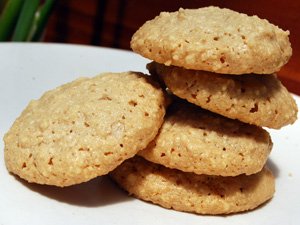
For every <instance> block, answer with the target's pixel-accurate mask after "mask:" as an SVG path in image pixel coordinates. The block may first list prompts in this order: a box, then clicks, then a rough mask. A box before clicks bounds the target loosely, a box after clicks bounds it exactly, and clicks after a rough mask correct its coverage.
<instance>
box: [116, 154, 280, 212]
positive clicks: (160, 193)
mask: <svg viewBox="0 0 300 225" xmlns="http://www.w3.org/2000/svg"><path fill="white" fill-rule="evenodd" d="M111 176H112V178H113V179H114V180H115V181H116V182H117V183H118V184H119V185H120V186H121V187H122V188H124V189H125V190H126V191H128V192H129V193H130V194H132V195H134V196H136V197H137V198H140V199H142V200H145V201H150V202H153V203H155V204H158V205H161V206H163V207H165V208H172V209H175V210H178V211H186V212H194V213H198V214H229V213H235V212H241V211H246V210H251V209H254V208H256V207H257V206H259V205H261V204H262V203H264V202H266V201H267V200H269V199H270V198H272V196H273V194H274V191H275V181H274V177H273V175H272V173H271V172H270V171H269V170H268V169H266V168H264V169H263V170H262V171H261V172H259V173H257V174H253V175H250V176H246V175H240V176H237V177H220V176H207V175H196V174H193V173H184V172H181V171H179V170H175V169H168V168H165V167H163V166H160V165H158V164H154V163H151V162H148V161H146V160H144V159H142V158H140V157H138V156H135V157H134V158H131V159H129V160H127V161H125V162H124V163H123V164H121V165H120V166H119V167H117V168H116V169H115V170H114V171H113V172H111Z"/></svg>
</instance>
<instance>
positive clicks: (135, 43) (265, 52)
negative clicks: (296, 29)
mask: <svg viewBox="0 0 300 225" xmlns="http://www.w3.org/2000/svg"><path fill="white" fill-rule="evenodd" d="M288 36H289V31H283V30H282V29H280V28H279V27H277V26H275V25H273V24H271V23H269V22H268V21H267V20H264V19H260V18H258V17H257V16H247V15H246V14H242V13H238V12H235V11H232V10H229V9H220V8H218V7H212V6H211V7H205V8H199V9H179V11H176V12H172V13H168V12H162V13H161V14H160V15H159V16H157V17H156V18H154V19H153V20H150V21H147V22H146V23H145V24H144V25H143V26H142V27H140V28H139V30H138V31H137V32H136V33H135V34H134V35H133V37H132V40H131V48H132V49H133V51H135V52H137V53H139V54H141V55H142V56H144V57H146V58H149V59H151V60H154V61H156V62H158V63H162V64H165V65H167V66H169V65H174V66H179V67H184V68H186V69H195V70H205V71H211V72H215V73H225V74H245V73H257V74H271V73H274V72H277V71H279V70H280V68H281V67H282V66H283V65H284V64H286V63H287V61H288V60H289V58H290V57H291V55H292V49H291V44H290V41H289V37H288Z"/></svg>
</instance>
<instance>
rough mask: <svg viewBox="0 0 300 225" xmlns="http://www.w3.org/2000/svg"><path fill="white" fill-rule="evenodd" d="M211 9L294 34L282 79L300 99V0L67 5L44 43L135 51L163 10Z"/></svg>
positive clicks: (75, 1) (66, 1) (57, 10)
mask: <svg viewBox="0 0 300 225" xmlns="http://www.w3.org/2000/svg"><path fill="white" fill-rule="evenodd" d="M209 5H215V6H219V7H225V8H230V9H233V10H236V11H239V12H243V13H246V14H248V15H258V16H259V17H260V18H265V19H267V20H269V21H270V22H271V23H274V24H276V25H278V26H279V27H281V28H282V29H284V30H290V32H291V34H290V41H291V43H292V48H293V56H292V58H291V60H290V62H289V63H288V64H287V65H286V66H285V67H284V68H283V69H282V70H281V71H280V72H279V74H278V75H279V77H280V79H281V80H282V82H283V83H284V84H285V85H286V86H287V87H288V88H289V89H290V90H291V91H294V92H296V93H298V94H300V85H299V84H300V72H299V71H300V41H299V40H298V39H299V38H300V1H299V0H285V1H283V0H186V1H184V0H182V1H180V0H174V1H163V0H145V1H141V0H127V1H126V0H110V1H108V0H85V1H82V0H63V1H57V3H56V5H55V7H54V11H53V14H52V16H51V17H50V20H49V23H48V27H47V31H46V33H45V38H44V40H45V41H46V42H59V43H76V44H86V45H96V46H105V47H112V48H121V49H130V45H129V43H130V39H131V36H132V35H133V33H134V32H135V31H136V30H137V29H138V28H139V27H140V26H141V25H142V24H143V23H144V22H145V21H147V20H149V19H152V18H154V17H155V16H156V15H158V14H159V13H160V12H161V11H176V10H178V9H179V8H180V7H182V8H199V7H203V6H209Z"/></svg>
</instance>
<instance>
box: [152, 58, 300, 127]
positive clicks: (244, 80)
mask: <svg viewBox="0 0 300 225" xmlns="http://www.w3.org/2000/svg"><path fill="white" fill-rule="evenodd" d="M148 69H149V71H150V72H151V73H157V74H158V75H159V76H160V77H161V78H162V79H163V80H164V82H165V84H166V86H167V87H168V88H169V89H170V91H171V92H172V93H173V94H175V95H177V96H178V97H180V98H183V99H186V100H188V101H189V102H191V103H193V104H196V105H198V106H201V107H202V108H204V109H208V110H210V111H212V112H215V113H218V114H220V115H223V116H225V117H228V118H231V119H238V120H240V121H243V122H245V123H250V124H255V125H257V126H263V127H269V128H274V129H279V128H281V127H283V126H285V125H288V124H292V123H294V122H295V120H296V119H297V111H298V108H297V105H296V102H295V100H294V99H293V97H292V96H291V94H290V93H289V92H288V91H287V89H286V88H285V87H284V86H283V85H282V84H281V82H280V81H279V80H278V79H277V78H276V76H275V75H265V76H260V75H255V74H247V75H240V76H232V75H224V74H223V75H220V74H216V73H211V72H206V71H199V70H198V71H197V70H186V69H184V68H180V67H176V66H165V65H162V64H158V63H155V62H153V63H151V64H148Z"/></svg>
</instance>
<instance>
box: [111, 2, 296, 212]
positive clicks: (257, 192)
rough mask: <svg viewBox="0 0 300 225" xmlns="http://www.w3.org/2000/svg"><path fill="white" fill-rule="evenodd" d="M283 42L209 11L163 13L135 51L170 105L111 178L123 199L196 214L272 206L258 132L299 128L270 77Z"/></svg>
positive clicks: (265, 140)
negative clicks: (148, 138)
mask: <svg viewBox="0 0 300 225" xmlns="http://www.w3.org/2000/svg"><path fill="white" fill-rule="evenodd" d="M288 35H289V32H288V31H283V30H281V29H280V28H278V27H277V26H275V25H272V24H270V23H269V22H268V21H266V20H262V19H259V18H258V17H256V16H252V17H250V16H247V15H245V14H240V13H237V12H234V11H231V10H228V9H220V8H217V7H206V8H201V9H187V10H184V9H180V10H179V11H177V12H173V13H166V12H163V13H161V14H160V15H159V16H158V17H156V18H155V19H153V20H151V21H148V22H146V23H145V24H144V25H143V26H142V27H141V28H140V29H139V30H138V31H137V32H136V33H135V34H134V36H133V38H132V41H131V47H132V49H133V50H134V51H135V52H137V53H139V54H141V55H142V56H144V57H147V58H149V59H151V60H154V62H152V63H150V64H149V65H148V69H149V71H150V73H151V74H152V75H153V77H158V78H159V79H160V81H161V82H162V83H163V85H166V87H167V88H168V89H169V91H170V92H171V93H173V94H174V95H176V96H177V97H179V98H180V99H184V100H178V99H177V100H176V101H175V102H174V103H173V104H172V105H171V106H170V107H169V109H168V112H167V115H166V117H165V121H164V123H163V125H162V127H161V129H160V132H159V134H158V135H157V137H156V138H155V139H154V140H153V141H152V142H151V143H150V144H149V145H148V147H147V148H146V149H144V150H143V151H141V152H139V153H138V154H139V155H140V156H136V157H134V158H132V159H129V160H127V161H125V162H124V163H123V164H122V165H121V166H119V167H118V168H117V169H116V170H114V171H113V172H112V173H111V174H112V177H113V178H114V179H115V180H116V182H117V183H119V184H120V186H122V187H123V188H124V189H126V190H127V191H128V192H129V193H131V194H133V195H135V196H137V197H138V198H141V199H143V200H146V201H151V202H154V203H156V204H159V205H161V206H163V207H167V208H174V209H176V210H180V211H189V212H196V213H200V214H227V213H233V212H240V211H245V210H250V209H253V208H255V207H257V206H258V205H260V204H262V203H264V202H266V201H267V200H268V199H270V198H271V197H272V196H273V194H274V191H275V184H274V183H275V182H274V177H273V175H272V173H271V171H270V170H268V169H267V168H266V166H265V164H266V161H267V158H268V156H269V154H270V151H271V149H272V141H271V138H270V136H269V134H268V132H267V131H266V130H264V129H263V128H262V127H268V128H274V129H279V128H281V127H283V126H285V125H288V124H292V123H293V122H294V121H295V120H296V115H297V106H296V103H295V101H294V100H293V98H292V97H291V95H290V94H289V92H288V91H287V90H286V88H285V87H284V86H283V85H282V84H281V83H280V81H279V80H278V79H277V77H276V75H275V74H274V73H275V72H277V71H278V70H279V69H280V68H281V67H282V66H283V65H284V64H286V63H287V61H288V60H289V58H290V56H291V53H292V49H291V46H290V42H289V39H288Z"/></svg>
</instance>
